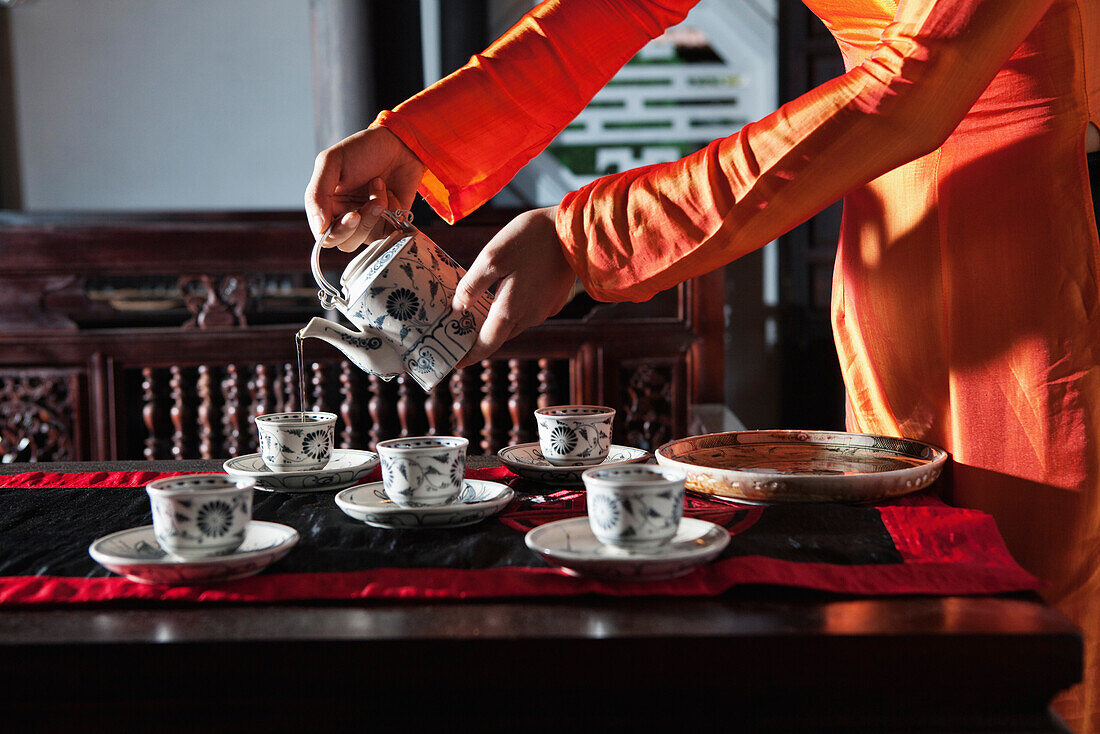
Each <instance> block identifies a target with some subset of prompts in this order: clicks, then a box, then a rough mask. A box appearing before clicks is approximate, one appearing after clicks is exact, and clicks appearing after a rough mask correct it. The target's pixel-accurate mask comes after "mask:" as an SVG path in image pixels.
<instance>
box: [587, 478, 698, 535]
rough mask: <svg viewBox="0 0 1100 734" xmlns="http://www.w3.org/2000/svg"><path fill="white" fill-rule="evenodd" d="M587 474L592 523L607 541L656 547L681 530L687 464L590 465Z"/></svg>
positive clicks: (590, 524)
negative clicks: (674, 466)
mask: <svg viewBox="0 0 1100 734" xmlns="http://www.w3.org/2000/svg"><path fill="white" fill-rule="evenodd" d="M581 478H582V479H583V480H584V486H585V489H586V490H587V497H588V524H589V526H590V527H591V528H592V533H593V534H594V535H595V536H596V539H597V540H599V541H600V542H601V543H603V544H605V545H609V546H611V547H613V548H618V549H621V550H626V551H640V552H653V551H656V550H659V549H660V548H661V547H662V546H664V545H666V544H667V543H668V542H669V541H670V540H672V538H673V536H675V535H676V530H677V529H678V528H679V527H680V519H681V518H682V517H683V515H684V481H685V480H686V479H687V474H686V473H685V472H684V471H683V470H681V469H675V468H672V467H664V466H653V465H649V464H633V465H629V466H611V467H604V468H599V467H597V468H595V469H589V470H587V471H586V472H584V474H582V475H581Z"/></svg>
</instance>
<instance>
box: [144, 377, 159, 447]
mask: <svg viewBox="0 0 1100 734" xmlns="http://www.w3.org/2000/svg"><path fill="white" fill-rule="evenodd" d="M159 412H160V406H159V405H158V399H157V379H156V371H155V370H154V369H153V368H152V367H143V368H142V370H141V419H142V422H143V423H144V424H145V449H144V450H143V451H142V454H143V455H144V456H145V458H146V459H160V458H162V457H161V454H160V448H161V445H162V444H163V439H162V438H161V437H160V436H158V435H157V431H158V430H159V428H160V420H159V418H160V416H159Z"/></svg>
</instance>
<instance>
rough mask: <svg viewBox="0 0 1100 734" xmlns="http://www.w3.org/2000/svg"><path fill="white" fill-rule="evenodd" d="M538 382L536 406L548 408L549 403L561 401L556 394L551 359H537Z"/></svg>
mask: <svg viewBox="0 0 1100 734" xmlns="http://www.w3.org/2000/svg"><path fill="white" fill-rule="evenodd" d="M538 383H539V387H538V393H539V398H538V407H540V408H549V407H550V406H551V405H560V404H561V403H562V401H561V399H560V396H559V395H558V380H557V377H556V376H555V375H554V362H553V360H550V359H546V358H543V359H540V360H539V373H538Z"/></svg>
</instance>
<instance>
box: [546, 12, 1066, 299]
mask: <svg viewBox="0 0 1100 734" xmlns="http://www.w3.org/2000/svg"><path fill="white" fill-rule="evenodd" d="M1050 2H1051V0H1012V1H1011V2H1004V1H1003V0H952V1H950V2H948V1H946V0H902V2H900V3H899V5H898V9H897V12H896V14H895V16H894V19H893V22H891V23H890V24H889V25H888V26H887V27H886V28H885V30H884V31H883V33H882V34H881V36H880V37H879V39H878V41H877V45H875V46H874V48H873V50H871V51H870V53H869V54H868V55H867V56H866V57H865V58H864V60H863V62H862V63H861V64H859V65H858V66H855V67H853V68H851V69H850V70H849V71H848V72H847V73H845V74H843V75H842V76H840V77H838V78H836V79H834V80H831V81H829V82H827V83H826V84H824V85H822V86H820V87H818V88H816V89H814V90H812V91H810V92H809V93H807V94H805V95H803V96H802V97H799V98H798V99H796V100H794V101H792V102H790V103H788V104H786V105H784V106H782V107H781V108H780V109H779V110H778V111H776V112H775V113H773V114H771V115H769V116H768V117H766V118H764V119H763V120H760V121H759V122H755V123H751V124H748V125H746V126H745V127H744V128H742V129H741V130H740V131H739V132H737V133H736V134H734V135H731V136H730V137H727V138H724V139H720V140H716V141H714V142H713V143H711V144H710V145H708V146H707V147H706V148H704V149H702V150H700V151H698V152H696V153H694V154H692V155H690V156H688V157H686V158H684V159H681V160H679V161H676V162H673V163H668V164H659V165H655V166H649V167H646V168H640V169H635V170H631V171H626V172H624V173H620V174H615V175H611V176H607V177H604V178H600V179H598V180H596V181H594V182H593V183H591V184H589V185H588V186H585V187H583V188H582V189H580V190H579V191H576V192H573V193H571V194H568V195H567V196H566V197H565V198H564V199H563V201H562V204H561V206H560V207H559V209H558V215H557V230H558V235H559V237H560V239H561V241H562V243H563V245H564V248H565V251H566V256H567V257H568V259H569V261H570V263H571V264H572V266H573V268H574V270H576V272H577V274H578V276H579V277H580V279H581V281H582V282H583V283H584V285H585V287H586V289H587V290H588V292H589V293H590V294H591V295H592V296H593V297H595V298H598V299H601V300H607V301H614V300H634V301H642V300H645V299H648V298H650V297H651V296H652V295H653V294H654V293H656V292H658V291H661V290H664V289H666V288H669V287H671V286H673V285H675V284H677V283H679V282H681V281H684V280H686V279H688V278H691V277H695V276H697V275H700V274H703V273H706V272H709V271H711V270H713V269H715V268H718V267H721V266H722V265H725V264H726V263H728V262H730V261H732V260H734V259H735V258H737V257H739V256H741V255H743V254H745V253H747V252H750V251H752V250H754V249H756V248H758V247H760V246H762V245H764V244H766V243H768V242H770V241H772V240H773V239H775V238H776V237H778V236H780V235H782V234H783V233H785V232H787V231H788V230H790V229H791V228H793V227H795V226H797V225H798V224H800V223H801V222H803V221H805V220H806V219H808V218H809V217H811V216H813V215H814V214H816V213H817V212H818V211H820V210H821V209H823V208H825V207H826V206H828V205H829V204H831V203H833V202H834V201H837V200H838V199H840V198H841V197H843V196H844V195H845V193H846V192H848V191H850V190H852V189H854V188H855V187H858V186H860V185H862V184H865V183H866V182H868V181H870V180H872V179H874V178H876V177H878V176H880V175H882V174H883V173H885V172H887V171H889V170H891V169H893V168H895V167H897V166H899V165H902V164H904V163H907V162H909V161H911V160H914V159H916V158H918V157H920V156H922V155H924V154H926V153H929V152H931V151H933V150H935V149H936V148H937V147H939V146H940V145H941V144H942V142H943V141H944V140H945V139H946V138H947V137H948V136H949V135H950V133H951V132H952V130H954V128H955V127H956V126H957V125H958V123H959V122H960V121H961V120H962V118H963V117H964V116H965V115H966V113H967V111H968V110H969V109H970V107H971V106H972V105H973V104H974V102H975V101H976V100H977V99H978V97H979V96H980V95H981V93H982V92H983V90H984V89H985V88H986V87H987V86H988V84H989V82H990V81H991V80H992V78H993V77H994V75H995V74H996V73H997V71H998V70H999V69H1000V68H1001V67H1002V66H1003V65H1004V64H1005V62H1006V61H1007V60H1008V59H1009V57H1010V56H1011V54H1012V52H1013V51H1014V50H1015V49H1016V48H1017V47H1018V46H1019V45H1020V44H1021V43H1022V42H1023V40H1024V39H1025V37H1026V36H1027V34H1028V32H1029V30H1030V29H1031V28H1032V27H1033V25H1034V24H1036V23H1037V22H1038V21H1039V19H1040V18H1041V17H1042V15H1043V13H1044V12H1045V11H1046V9H1047V8H1048V7H1049V5H1050ZM991 134H996V133H995V132H993V133H991Z"/></svg>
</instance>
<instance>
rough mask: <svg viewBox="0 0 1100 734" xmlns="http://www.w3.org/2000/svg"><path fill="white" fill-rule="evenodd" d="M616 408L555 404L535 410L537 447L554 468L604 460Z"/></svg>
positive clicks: (589, 463) (591, 463) (608, 447)
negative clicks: (537, 431) (537, 434)
mask: <svg viewBox="0 0 1100 734" xmlns="http://www.w3.org/2000/svg"><path fill="white" fill-rule="evenodd" d="M614 420H615V409H614V408H606V407H604V406H602V405H554V406H551V407H549V408H539V409H538V410H536V411H535V423H536V424H537V425H538V429H539V448H540V449H541V450H542V455H543V457H544V458H545V459H546V460H547V461H549V462H550V463H551V464H553V465H554V466H592V465H594V464H599V463H600V462H602V461H603V460H604V459H606V458H607V453H608V451H610V449H611V424H612V421H614Z"/></svg>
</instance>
